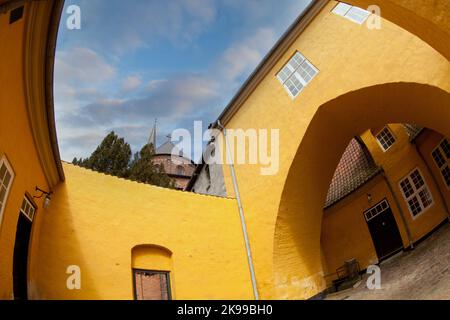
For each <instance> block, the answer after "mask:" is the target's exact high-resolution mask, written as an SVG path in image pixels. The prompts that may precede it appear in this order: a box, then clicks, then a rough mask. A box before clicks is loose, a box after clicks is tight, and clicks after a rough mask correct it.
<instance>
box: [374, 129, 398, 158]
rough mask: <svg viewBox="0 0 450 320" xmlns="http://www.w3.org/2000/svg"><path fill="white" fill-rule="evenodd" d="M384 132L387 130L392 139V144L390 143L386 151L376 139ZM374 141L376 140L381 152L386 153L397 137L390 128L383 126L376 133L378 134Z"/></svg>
mask: <svg viewBox="0 0 450 320" xmlns="http://www.w3.org/2000/svg"><path fill="white" fill-rule="evenodd" d="M384 130H387V131H388V132H389V134H390V135H391V136H392V138H393V139H394V142H392V144H391V145H390V146H389V147H388V148H387V149H385V148H384V146H383V145H382V144H381V142H380V139H378V137H379V136H380V135H381V134H382V133H383V131H384ZM375 140H377V142H378V145H379V146H380V147H381V150H383V152H387V151H388V150H389V149H391V148H392V146H393V145H394V144H395V143H396V142H397V137H396V136H395V135H394V133H393V132H392V130H391V128H389V126H384V127H383V129H381V130H380V131H378V133H377V134H376V135H375Z"/></svg>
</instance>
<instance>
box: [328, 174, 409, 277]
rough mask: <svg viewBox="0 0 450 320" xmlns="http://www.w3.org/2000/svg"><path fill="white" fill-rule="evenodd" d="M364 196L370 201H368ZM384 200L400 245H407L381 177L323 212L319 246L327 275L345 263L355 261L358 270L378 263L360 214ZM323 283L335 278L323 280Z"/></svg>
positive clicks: (397, 216)
mask: <svg viewBox="0 0 450 320" xmlns="http://www.w3.org/2000/svg"><path fill="white" fill-rule="evenodd" d="M367 194H370V195H371V197H372V200H371V201H370V202H369V200H368V198H367ZM383 199H386V200H387V201H388V202H389V205H390V207H391V210H392V213H393V215H394V218H395V220H396V222H397V226H398V228H399V231H400V234H401V236H402V240H403V246H404V247H405V248H406V247H407V246H408V245H409V241H408V237H407V235H406V231H405V227H404V224H403V221H402V218H401V216H400V212H399V210H398V207H397V205H396V202H395V199H394V198H393V196H392V193H391V192H390V189H389V186H388V184H387V183H386V180H385V178H384V177H383V175H382V174H380V175H378V176H377V177H375V178H374V179H372V180H370V181H369V182H368V183H366V184H365V185H364V186H362V187H361V188H359V189H357V190H356V191H355V192H353V193H352V194H350V195H349V196H347V197H346V198H344V199H343V200H341V201H340V202H338V203H337V204H335V205H333V206H332V207H330V208H327V209H325V210H324V216H323V222H322V237H321V243H322V248H323V251H324V255H325V260H326V266H327V268H328V274H333V273H334V272H336V269H337V268H339V267H341V266H342V265H343V264H344V262H345V261H346V260H350V259H352V258H355V259H357V260H358V262H359V264H360V267H361V269H362V270H363V269H366V268H367V267H368V266H369V265H373V264H376V263H378V262H379V260H378V257H377V253H376V251H375V247H374V244H373V241H372V237H371V235H370V231H369V228H368V226H367V222H366V220H365V218H364V212H365V211H366V210H368V209H370V208H372V207H373V206H374V205H376V204H377V203H379V202H380V201H382V200H383ZM326 279H327V281H331V280H334V279H335V277H327V278H326Z"/></svg>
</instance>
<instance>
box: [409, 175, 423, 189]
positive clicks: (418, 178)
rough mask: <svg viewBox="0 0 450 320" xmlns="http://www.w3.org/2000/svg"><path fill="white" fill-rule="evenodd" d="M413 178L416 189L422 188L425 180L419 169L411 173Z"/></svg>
mask: <svg viewBox="0 0 450 320" xmlns="http://www.w3.org/2000/svg"><path fill="white" fill-rule="evenodd" d="M411 179H412V181H413V183H414V186H415V187H416V189H420V188H421V187H422V186H423V185H424V184H425V182H424V181H423V179H422V176H421V175H420V173H419V171H418V170H416V171H414V172H413V173H412V174H411Z"/></svg>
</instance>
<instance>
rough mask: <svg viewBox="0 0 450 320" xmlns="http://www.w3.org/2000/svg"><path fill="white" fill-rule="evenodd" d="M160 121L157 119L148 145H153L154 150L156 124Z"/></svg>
mask: <svg viewBox="0 0 450 320" xmlns="http://www.w3.org/2000/svg"><path fill="white" fill-rule="evenodd" d="M157 121H158V119H155V124H154V125H153V129H152V131H150V137H148V142H147V143H148V144H150V143H151V144H153V148H155V150H156V123H157Z"/></svg>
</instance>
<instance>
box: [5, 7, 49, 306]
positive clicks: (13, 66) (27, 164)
mask: <svg viewBox="0 0 450 320" xmlns="http://www.w3.org/2000/svg"><path fill="white" fill-rule="evenodd" d="M26 8H27V7H26ZM26 14H27V10H25V13H24V15H26ZM23 33H24V19H22V20H20V21H17V22H15V23H14V24H11V25H10V24H9V14H0V55H1V59H0V157H2V156H4V155H6V157H7V158H8V160H9V162H10V164H11V166H12V168H13V170H14V173H15V179H14V181H13V184H12V189H11V192H10V194H9V198H8V200H7V203H6V208H5V211H4V214H3V221H1V229H0V253H1V255H0V299H11V298H12V297H13V284H12V266H13V260H12V259H13V252H14V242H15V235H16V226H17V220H18V216H19V210H20V206H21V204H22V200H23V198H24V196H25V193H28V194H29V195H30V196H31V197H33V196H34V195H36V192H35V187H36V186H39V187H40V188H42V189H44V190H48V189H49V187H48V184H47V181H46V179H45V176H44V174H43V170H42V168H41V166H40V164H39V158H38V155H37V152H36V149H35V146H34V142H33V136H32V134H31V131H30V127H29V122H28V115H27V112H26V107H25V96H24V87H23V79H22V76H23V63H22V62H23ZM35 203H36V205H37V211H36V217H35V220H34V222H33V230H32V238H31V252H33V251H34V248H35V247H36V234H37V233H39V232H40V222H41V218H42V215H44V214H45V213H44V212H45V211H44V209H43V208H42V199H36V200H35ZM34 262H35V260H34V255H33V254H32V253H31V255H30V265H29V268H34V266H35V264H34Z"/></svg>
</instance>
